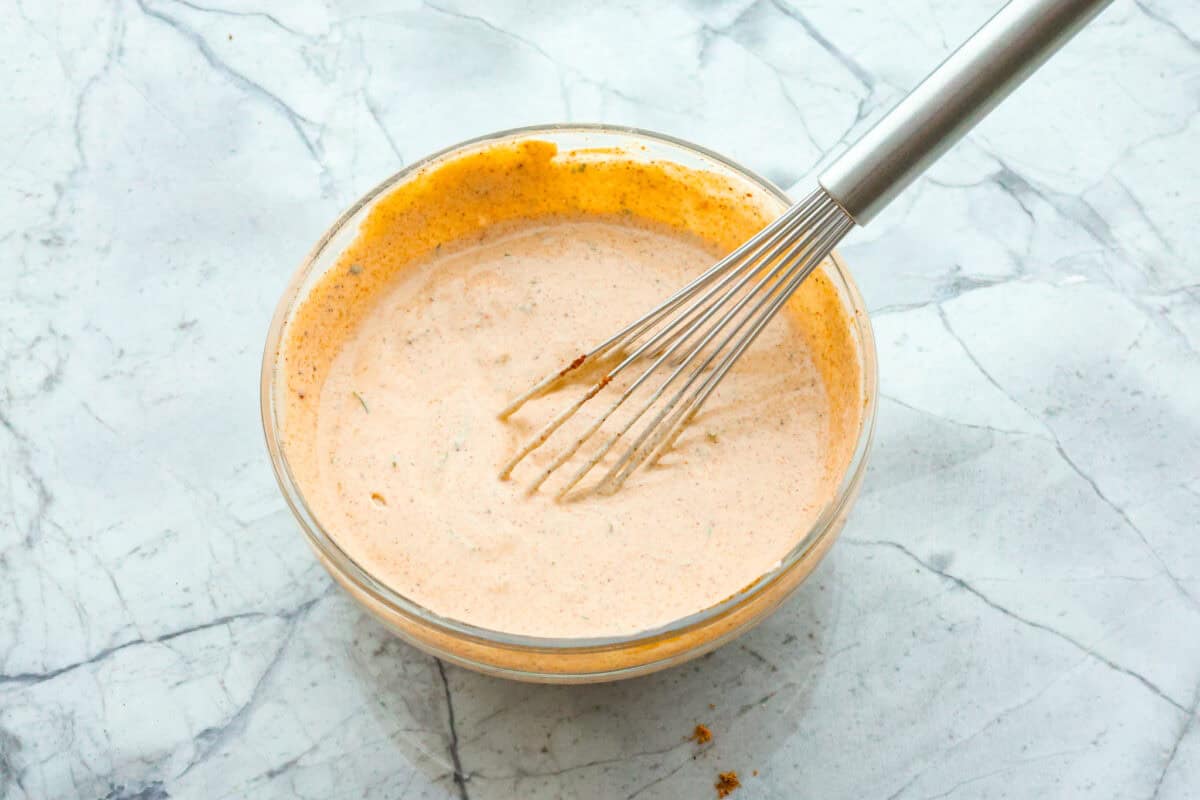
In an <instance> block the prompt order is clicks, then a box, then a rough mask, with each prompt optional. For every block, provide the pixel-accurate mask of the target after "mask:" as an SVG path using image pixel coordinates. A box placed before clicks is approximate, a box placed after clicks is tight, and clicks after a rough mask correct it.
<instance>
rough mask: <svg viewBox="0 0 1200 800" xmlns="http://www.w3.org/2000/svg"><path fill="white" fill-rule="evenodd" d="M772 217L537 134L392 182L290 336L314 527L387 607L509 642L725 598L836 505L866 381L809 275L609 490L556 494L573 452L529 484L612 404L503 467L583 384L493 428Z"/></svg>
mask: <svg viewBox="0 0 1200 800" xmlns="http://www.w3.org/2000/svg"><path fill="white" fill-rule="evenodd" d="M777 211H778V209H776V208H774V207H773V206H772V202H771V200H770V198H764V197H761V196H758V195H756V194H755V193H754V191H753V190H752V189H747V188H746V187H734V186H731V185H728V184H726V183H725V182H723V181H721V180H719V179H717V178H716V176H714V175H711V174H708V173H699V172H690V171H687V170H683V169H682V168H680V167H676V166H673V165H657V164H646V163H641V162H638V161H637V160H636V159H633V158H630V157H626V156H623V155H622V154H619V153H604V154H597V153H574V154H558V153H556V152H555V151H554V149H553V147H552V146H549V145H542V144H540V143H532V144H530V143H526V144H524V145H519V146H511V147H493V148H490V149H487V150H485V151H482V152H479V153H476V154H473V155H470V156H467V157H462V158H459V159H456V160H454V161H451V162H450V163H449V164H443V165H440V166H438V167H437V168H434V169H431V170H428V171H427V172H426V173H424V174H422V175H420V176H418V177H417V178H416V179H415V180H413V181H411V182H410V183H409V184H406V185H405V186H404V187H401V188H400V189H397V190H396V191H394V192H393V193H392V194H391V195H389V196H388V197H386V198H384V199H382V200H381V201H380V202H379V203H377V205H376V206H375V207H374V209H373V210H372V212H371V214H370V215H369V217H368V219H367V220H366V221H365V223H364V224H363V226H362V228H361V230H360V232H359V235H358V238H357V239H356V241H355V242H354V243H353V244H352V245H351V246H350V247H349V248H347V250H346V251H345V253H343V254H342V256H341V257H340V259H339V261H338V263H337V265H336V266H335V267H334V268H333V269H332V270H330V271H329V272H328V273H327V274H326V275H325V276H323V277H322V278H321V279H320V280H319V281H317V282H316V284H315V285H314V286H313V287H311V288H310V290H309V292H308V294H307V296H306V297H305V298H304V300H303V301H302V303H301V304H300V306H299V307H298V309H297V310H296V312H295V313H294V314H293V317H292V318H291V320H289V323H288V328H287V330H286V333H285V341H284V348H283V353H282V373H281V378H282V380H283V384H284V388H285V401H284V408H283V419H284V425H283V444H284V450H285V455H286V457H287V459H288V463H289V466H290V467H291V470H292V472H293V475H294V476H295V478H296V480H297V483H298V485H299V487H300V490H301V493H302V494H303V497H304V499H305V501H306V503H307V504H308V505H309V507H310V508H311V510H312V511H313V514H314V516H315V517H316V519H317V520H318V521H319V522H320V524H321V525H322V527H324V528H325V529H326V530H327V531H328V532H329V533H330V535H331V536H332V538H333V539H334V540H335V541H336V542H337V543H338V544H339V546H340V547H342V549H343V550H345V551H346V553H347V554H348V555H349V556H350V557H351V558H353V559H354V560H355V561H357V562H358V563H359V564H360V565H361V566H363V567H364V568H365V569H367V570H368V571H369V572H371V573H372V574H374V575H375V576H376V577H377V578H379V579H380V580H382V581H383V582H384V583H386V584H388V585H389V586H391V587H392V588H393V589H395V590H396V591H398V592H399V593H401V594H403V595H405V596H406V597H408V598H410V599H411V600H413V601H415V602H417V603H419V604H420V605H422V606H424V607H426V608H428V609H430V610H432V611H434V612H435V613H437V614H440V615H443V616H445V617H449V618H453V619H457V620H460V621H464V622H468V623H471V624H474V625H478V626H481V627H485V628H490V629H494V630H499V631H505V632H509V633H519V634H527V635H537V636H555V637H579V636H605V635H617V634H628V633H633V632H636V631H640V630H646V629H650V628H654V627H657V626H660V625H663V624H666V623H668V622H671V621H673V620H675V619H678V618H680V617H683V616H686V615H688V614H691V613H694V612H697V611H700V610H702V609H704V608H706V607H708V606H710V605H712V604H714V603H716V602H719V601H721V600H723V599H724V598H726V597H728V596H730V595H732V594H734V593H736V592H738V591H739V590H741V589H743V588H744V587H746V586H747V585H748V584H750V583H752V582H753V581H754V580H755V579H757V578H758V577H759V576H760V575H762V574H763V573H765V572H767V571H768V570H770V569H771V568H772V567H774V566H775V565H776V564H778V563H779V561H780V560H781V559H782V558H783V557H784V556H785V555H786V554H787V553H788V552H789V551H790V550H791V549H792V548H793V547H794V546H795V545H796V543H797V542H798V541H799V539H800V537H801V536H802V535H803V533H804V532H805V531H806V530H807V529H808V527H809V526H810V525H811V523H812V522H813V520H814V519H815V518H816V516H817V514H818V513H819V512H820V511H821V509H822V508H823V507H824V506H825V504H826V503H828V502H829V500H830V499H831V498H832V497H833V495H834V493H835V491H836V488H837V483H838V481H839V480H840V477H841V473H842V471H843V469H844V466H845V464H846V462H847V461H848V459H849V457H850V453H851V450H852V449H853V445H854V440H855V438H856V436H857V433H858V426H859V424H860V421H861V400H860V395H861V390H860V382H861V380H860V370H859V366H858V363H857V359H856V357H855V355H854V343H853V340H852V338H851V334H850V332H849V326H848V324H847V320H846V319H845V316H844V314H843V312H842V304H841V301H840V299H839V298H838V297H837V294H836V291H835V290H834V288H833V287H832V285H831V284H830V282H829V281H828V279H827V278H826V277H825V276H824V275H823V274H821V273H817V274H816V275H814V277H813V278H812V279H810V280H809V281H808V282H807V283H806V285H805V286H804V287H803V288H802V289H801V291H800V292H798V294H797V296H796V297H795V298H794V299H793V301H792V302H791V303H790V304H789V306H788V308H787V311H786V313H784V314H782V315H780V317H779V318H778V319H776V320H775V321H774V322H772V324H771V325H770V326H768V328H767V329H766V331H765V332H764V333H763V335H762V336H761V337H760V338H759V340H758V342H757V343H756V344H755V346H754V348H753V349H752V350H750V351H749V352H748V353H747V354H746V356H745V357H743V358H742V359H741V361H740V362H739V363H738V364H737V366H736V367H735V368H734V370H733V371H731V373H730V374H729V375H728V376H727V377H726V379H725V380H724V382H723V383H722V384H721V386H720V388H719V389H718V391H717V392H716V393H715V394H714V395H713V397H712V398H710V400H709V401H708V403H707V405H706V406H705V408H704V410H703V412H702V413H701V414H700V416H699V417H698V418H697V419H696V421H695V422H694V423H693V425H692V426H691V427H689V428H688V429H687V431H686V432H685V433H684V435H683V436H682V437H681V438H680V439H679V441H678V442H677V444H676V446H675V448H674V449H673V450H672V451H671V452H670V453H668V454H667V455H666V456H665V457H664V458H663V459H662V460H661V462H659V464H658V465H656V466H654V467H652V468H649V469H644V470H642V471H640V472H638V473H637V474H635V475H634V477H633V478H632V479H631V480H630V481H629V482H628V483H627V484H626V485H625V487H624V488H623V489H622V490H621V491H620V492H618V493H616V494H614V495H611V496H603V495H597V494H594V493H588V492H586V491H584V492H581V493H579V494H577V495H574V496H572V498H571V499H569V500H568V501H566V502H555V501H554V500H553V489H554V485H555V481H556V480H561V478H562V477H565V475H566V474H569V473H570V472H571V471H573V470H572V465H573V464H578V463H581V462H582V460H583V459H585V458H586V456H587V455H588V452H587V450H586V449H585V451H583V452H581V453H580V454H579V455H578V456H577V457H576V458H575V459H573V461H572V462H571V463H568V464H567V465H566V466H565V467H564V468H563V475H562V476H558V477H556V478H552V479H551V480H550V482H548V484H547V487H546V489H545V490H544V491H543V492H541V493H539V494H536V495H532V496H530V495H527V494H526V493H525V491H524V485H525V483H526V482H528V480H529V479H531V478H532V477H533V476H535V475H536V474H537V473H538V472H540V471H541V468H542V467H544V466H545V465H546V464H548V463H549V461H550V460H551V458H552V457H553V456H554V455H555V454H556V452H557V450H558V448H560V447H562V446H563V445H565V444H566V443H568V442H570V441H571V440H572V439H573V436H572V433H573V432H578V431H580V430H582V428H583V427H585V426H586V425H587V423H588V422H589V421H590V420H591V419H594V416H593V415H594V414H597V413H599V411H600V410H601V409H602V408H603V407H604V405H605V403H604V401H605V400H606V399H610V395H608V394H603V395H601V396H600V397H599V398H597V400H596V401H594V402H593V403H592V404H589V405H588V406H586V407H585V409H584V411H583V412H582V413H581V414H580V416H579V418H578V419H576V420H573V421H572V423H571V425H570V426H568V429H566V430H564V431H563V432H561V433H560V434H559V435H557V436H556V438H554V439H552V440H551V442H550V443H549V444H548V446H547V447H546V448H543V449H541V450H539V451H536V452H535V453H534V454H532V455H531V456H530V458H529V459H528V460H527V461H526V462H524V463H522V465H521V466H520V467H519V468H518V470H517V471H516V472H515V473H514V477H513V480H509V481H501V480H499V479H498V478H497V472H498V470H499V468H500V467H501V465H503V464H504V463H505V462H506V461H507V460H508V458H509V457H511V455H512V454H513V453H514V452H515V451H516V449H517V448H518V447H519V445H520V443H521V442H522V441H524V440H525V439H527V438H528V437H529V436H530V435H531V434H532V433H533V432H534V431H536V430H537V428H539V427H540V426H541V424H543V423H544V422H545V421H546V420H548V419H549V418H550V417H551V416H552V415H553V414H554V413H555V412H556V411H557V410H559V409H560V408H561V407H562V406H563V405H564V403H565V402H567V401H569V400H570V399H571V398H573V397H574V396H576V394H577V393H578V392H579V391H580V388H581V386H580V385H579V384H578V383H568V384H567V385H566V386H564V387H563V388H562V389H561V390H559V391H556V392H552V393H550V394H549V395H547V396H545V397H541V398H537V399H535V400H534V401H532V402H530V403H529V404H528V405H527V406H526V407H525V408H523V409H522V410H521V411H520V412H519V413H518V414H517V415H515V416H514V417H513V418H512V419H510V420H508V421H507V422H501V421H499V420H497V419H496V412H497V411H498V410H499V409H500V408H502V407H503V406H505V405H506V403H507V402H508V400H510V399H511V397H512V396H513V395H514V394H515V393H517V392H519V391H520V390H522V389H524V388H526V387H527V386H528V385H530V384H532V383H533V382H534V381H535V380H537V379H538V378H540V377H541V376H542V375H544V374H545V373H546V372H548V371H549V370H550V369H551V368H553V367H556V366H559V365H562V364H565V363H567V362H569V361H570V360H571V359H572V358H573V357H574V356H575V355H577V354H578V353H580V352H582V351H583V350H585V349H587V347H588V346H590V345H591V344H593V343H595V342H597V341H599V340H601V339H603V338H605V337H606V336H607V335H608V334H610V333H612V332H613V331H614V330H615V329H616V328H617V327H619V326H620V325H621V324H622V323H624V322H626V321H628V320H629V319H631V318H632V317H635V316H637V315H638V314H640V313H641V312H642V311H644V310H646V309H648V308H650V307H652V306H653V305H655V304H656V303H657V302H658V301H659V300H661V299H662V298H663V297H664V296H665V295H666V294H668V293H670V292H671V291H672V290H673V289H675V288H677V287H678V286H679V285H681V284H682V283H683V282H685V281H686V280H687V279H688V278H690V277H693V276H694V275H696V274H697V273H698V272H699V271H701V270H702V269H703V268H705V267H706V266H708V265H709V264H711V263H712V262H713V261H714V260H715V258H717V257H719V255H720V254H721V253H722V252H724V251H727V250H728V249H729V248H730V247H732V246H733V245H735V244H736V243H738V242H739V241H741V240H742V239H744V238H745V237H746V236H748V235H750V234H751V233H753V231H754V230H756V229H757V228H758V227H760V226H761V225H762V224H763V222H764V221H765V220H766V219H767V218H768V217H769V216H770V215H772V214H774V213H777ZM584 372H586V371H584ZM635 374H636V372H631V373H630V374H629V375H628V376H627V377H632V376H633V375H635ZM582 377H587V376H586V375H583V376H581V378H582ZM592 377H595V374H593V375H592ZM618 389H619V384H618V385H614V387H612V389H611V391H614V392H615V391H616V390H618ZM611 397H614V398H615V395H612V396H611ZM600 441H601V439H599V438H598V439H597V440H596V444H599V442H600ZM605 463H611V457H610V459H607V460H606V462H605ZM604 466H605V464H603V463H602V464H601V466H600V467H599V468H598V469H597V472H596V475H597V476H599V474H601V472H602V471H603V467H604Z"/></svg>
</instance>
